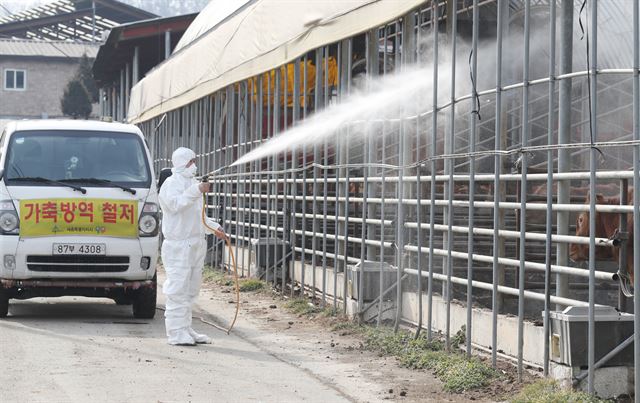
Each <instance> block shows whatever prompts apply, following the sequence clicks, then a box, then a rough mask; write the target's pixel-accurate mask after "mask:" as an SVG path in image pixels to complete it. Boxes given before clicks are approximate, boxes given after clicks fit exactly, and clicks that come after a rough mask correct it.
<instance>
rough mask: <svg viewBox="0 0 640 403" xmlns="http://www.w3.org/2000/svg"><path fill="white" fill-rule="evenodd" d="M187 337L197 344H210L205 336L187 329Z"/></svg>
mask: <svg viewBox="0 0 640 403" xmlns="http://www.w3.org/2000/svg"><path fill="white" fill-rule="evenodd" d="M189 335H190V336H191V337H193V340H195V342H196V343H198V344H211V337H209V336H207V335H206V334H200V333H197V332H196V331H195V330H193V329H192V328H189Z"/></svg>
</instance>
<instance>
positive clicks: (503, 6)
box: [491, 0, 507, 368]
mask: <svg viewBox="0 0 640 403" xmlns="http://www.w3.org/2000/svg"><path fill="white" fill-rule="evenodd" d="M496 6H497V7H498V18H497V19H498V21H497V33H496V122H495V132H494V136H495V143H494V148H495V150H496V151H498V150H500V149H501V148H502V122H503V121H502V36H503V33H504V21H505V17H506V15H505V11H507V1H506V0H498V3H497V5H496ZM501 170H502V158H501V156H500V154H499V153H496V155H495V157H494V178H493V264H492V274H493V280H492V282H493V289H492V290H491V365H492V366H493V367H494V368H495V367H496V365H497V354H498V313H499V312H498V311H499V307H498V304H499V294H498V282H499V280H500V265H499V264H498V262H499V260H498V257H499V255H500V247H499V242H500V233H499V231H500V221H501V220H500V214H501V212H500V207H499V203H500V194H501V192H500V187H501V185H500V172H501Z"/></svg>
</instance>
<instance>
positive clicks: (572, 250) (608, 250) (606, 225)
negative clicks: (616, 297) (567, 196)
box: [569, 189, 634, 284]
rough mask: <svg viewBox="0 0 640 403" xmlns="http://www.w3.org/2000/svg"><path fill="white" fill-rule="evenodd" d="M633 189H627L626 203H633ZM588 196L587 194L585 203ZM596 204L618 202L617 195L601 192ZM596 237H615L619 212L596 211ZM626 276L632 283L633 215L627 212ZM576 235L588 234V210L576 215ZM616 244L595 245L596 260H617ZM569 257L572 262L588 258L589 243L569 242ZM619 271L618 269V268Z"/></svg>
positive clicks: (618, 227)
mask: <svg viewBox="0 0 640 403" xmlns="http://www.w3.org/2000/svg"><path fill="white" fill-rule="evenodd" d="M633 193H634V192H633V189H629V193H628V204H631V203H633ZM589 201H590V198H589V195H587V203H589ZM596 204H609V205H618V204H620V198H619V197H604V196H603V195H601V194H597V195H596ZM595 221H596V238H608V239H613V238H615V237H616V235H617V233H618V232H619V230H620V214H619V213H601V212H596V220H595ZM627 233H628V234H629V235H628V241H627V267H626V271H627V276H628V278H630V279H631V280H630V281H631V283H632V284H633V215H629V214H627ZM576 235H577V236H585V237H588V236H589V212H588V211H584V212H582V213H580V215H578V220H577V222H576ZM619 250H620V247H618V246H610V247H597V248H596V260H616V261H619ZM569 258H570V259H571V260H572V261H574V262H582V261H586V260H589V245H582V244H570V246H569ZM618 273H619V274H621V273H620V269H619V270H618Z"/></svg>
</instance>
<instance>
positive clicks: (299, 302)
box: [285, 298, 322, 316]
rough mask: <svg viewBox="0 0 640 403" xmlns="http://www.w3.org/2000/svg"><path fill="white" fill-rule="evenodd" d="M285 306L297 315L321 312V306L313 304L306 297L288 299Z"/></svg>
mask: <svg viewBox="0 0 640 403" xmlns="http://www.w3.org/2000/svg"><path fill="white" fill-rule="evenodd" d="M285 307H286V308H287V309H288V310H290V311H291V312H293V313H295V314H296V315H300V316H308V315H314V314H317V313H320V312H321V311H322V309H321V308H319V307H317V306H315V305H313V304H311V303H310V302H309V301H307V300H306V299H304V298H296V299H292V300H290V301H288V302H287V303H286V304H285Z"/></svg>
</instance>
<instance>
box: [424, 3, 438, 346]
mask: <svg viewBox="0 0 640 403" xmlns="http://www.w3.org/2000/svg"><path fill="white" fill-rule="evenodd" d="M431 7H432V8H431V29H432V33H433V79H432V81H433V91H432V99H431V104H432V105H431V157H434V158H433V159H432V160H431V186H430V188H431V189H430V191H431V194H430V200H431V204H430V205H429V262H428V265H429V282H428V284H427V340H429V341H431V339H432V338H433V331H432V330H433V269H434V263H433V248H434V244H435V237H436V232H435V228H434V225H435V221H436V208H435V207H436V169H437V165H436V160H435V156H436V155H437V154H438V151H437V149H438V68H439V66H438V65H439V63H440V62H439V60H438V54H439V51H440V48H439V45H438V29H439V28H440V27H439V25H440V24H439V20H438V2H437V1H432V2H431Z"/></svg>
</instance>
